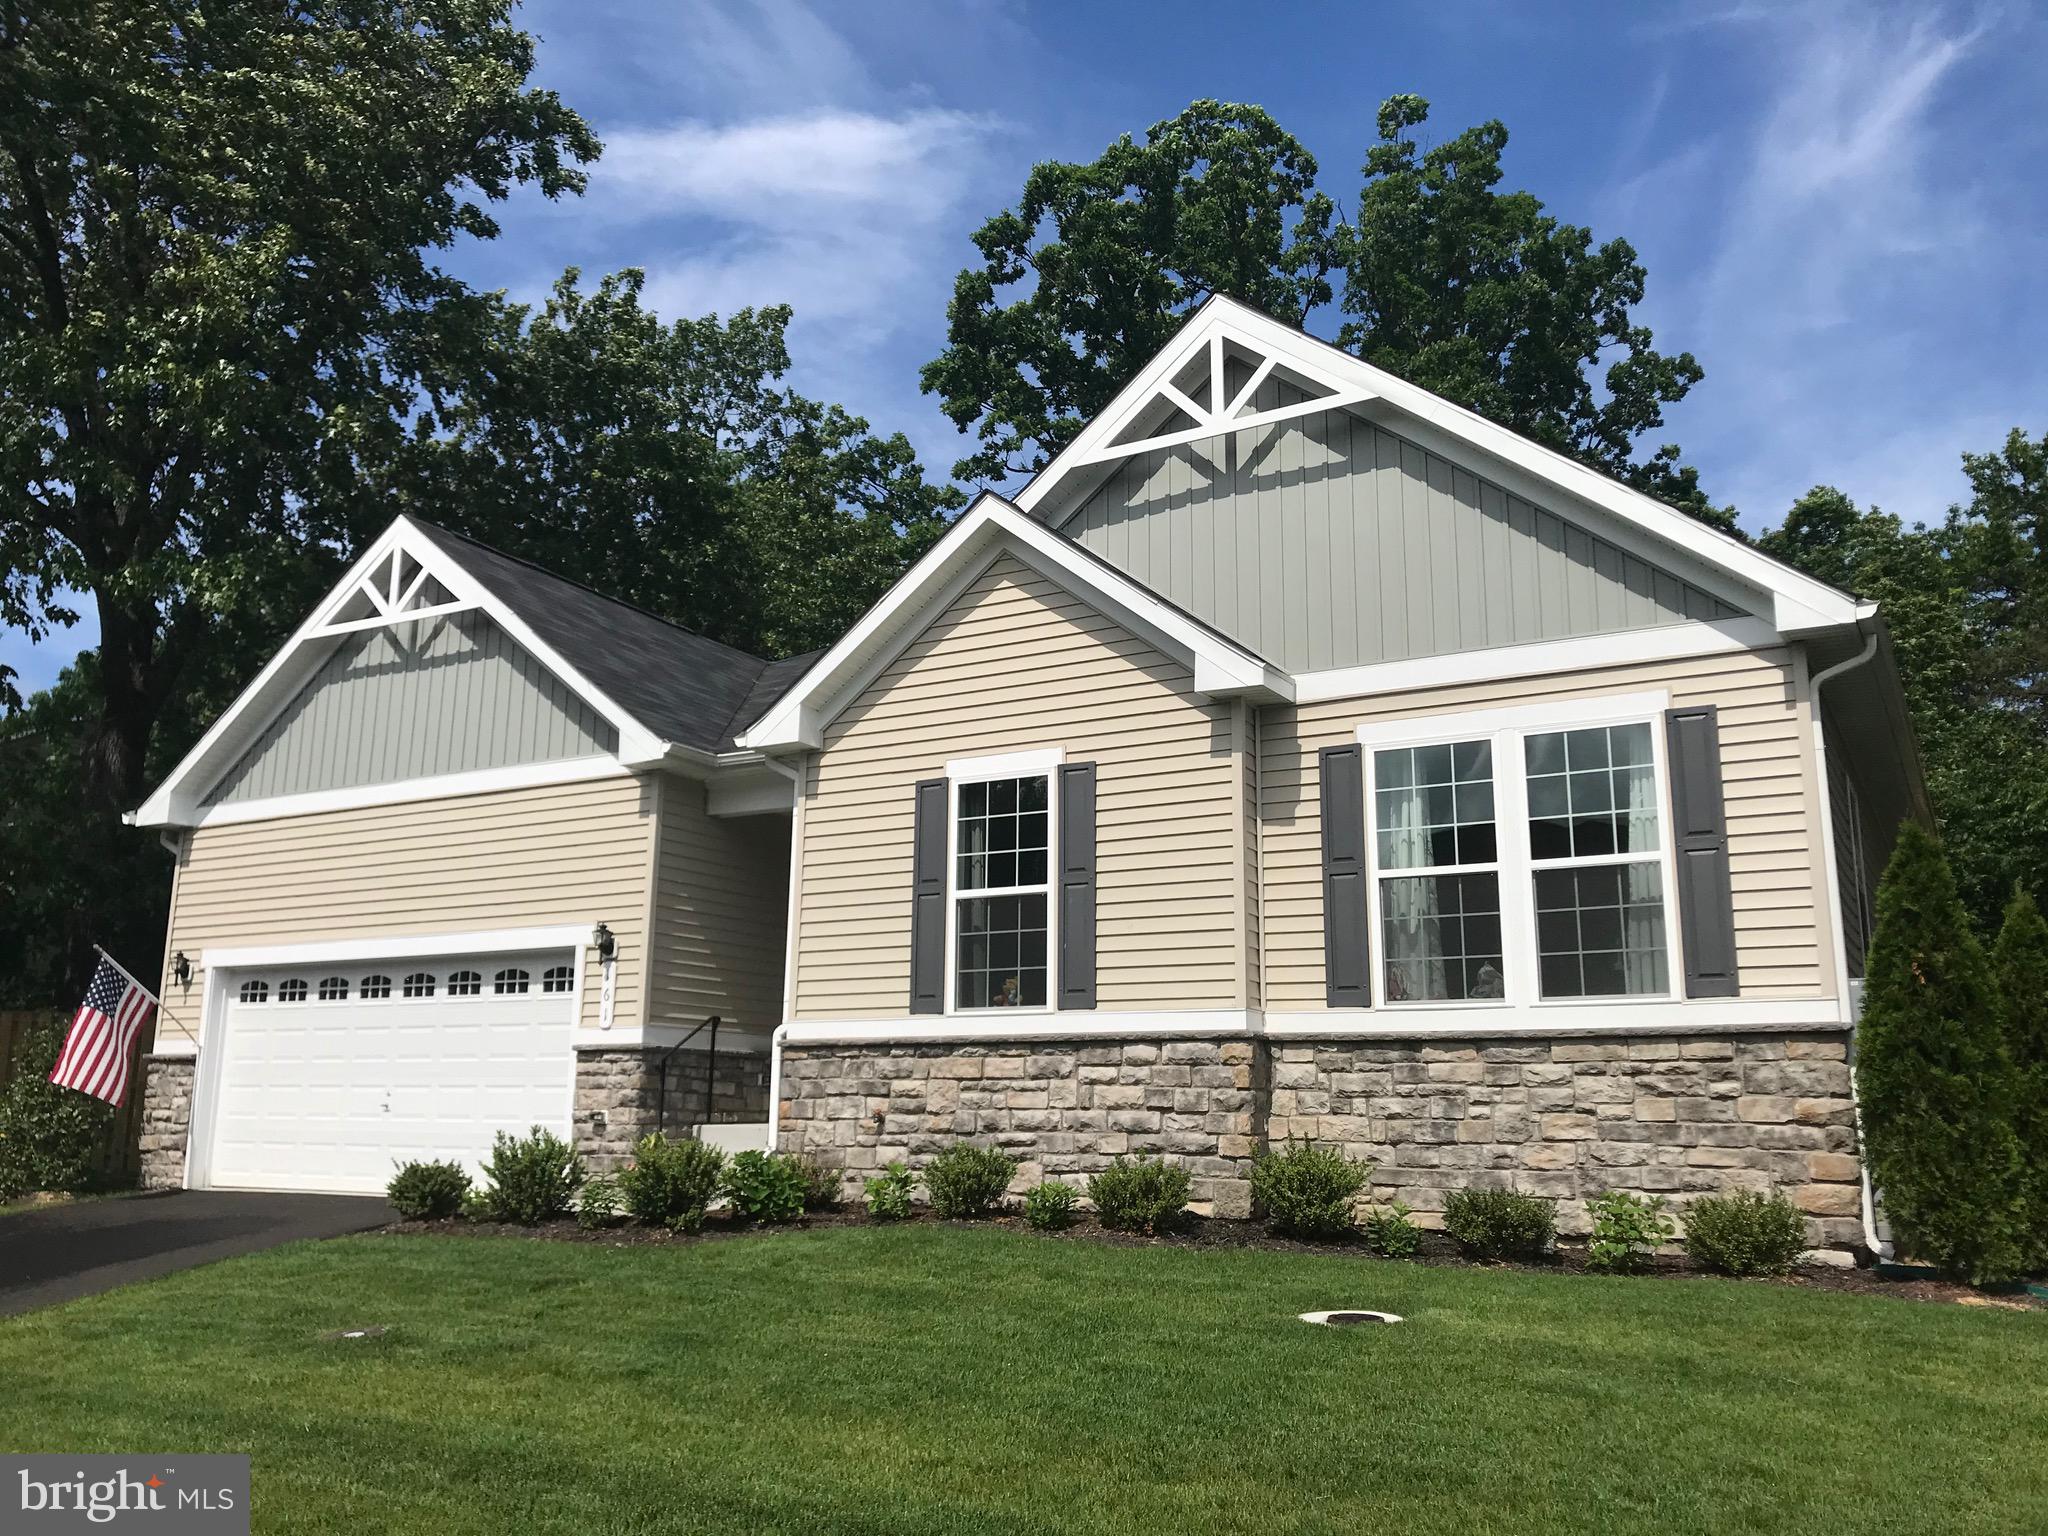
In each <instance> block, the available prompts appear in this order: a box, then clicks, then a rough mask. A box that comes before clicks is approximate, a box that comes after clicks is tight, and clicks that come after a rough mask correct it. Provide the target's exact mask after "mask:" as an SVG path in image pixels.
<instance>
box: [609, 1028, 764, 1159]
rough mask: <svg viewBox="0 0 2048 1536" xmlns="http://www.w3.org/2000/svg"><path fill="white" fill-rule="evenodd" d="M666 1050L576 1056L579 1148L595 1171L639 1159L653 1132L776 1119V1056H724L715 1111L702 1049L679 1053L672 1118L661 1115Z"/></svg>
mask: <svg viewBox="0 0 2048 1536" xmlns="http://www.w3.org/2000/svg"><path fill="white" fill-rule="evenodd" d="M667 1054H668V1053H667V1051H666V1050H659V1049H648V1050H637V1049H636V1050H617V1051H578V1052H577V1053H576V1112H575V1122H576V1134H575V1141H576V1150H577V1151H579V1152H581V1153H582V1154H583V1157H584V1160H585V1161H586V1162H587V1163H588V1164H589V1166H590V1171H591V1172H592V1173H610V1172H612V1171H614V1170H615V1169H618V1168H621V1167H624V1166H625V1165H626V1164H627V1163H629V1162H631V1161H632V1157H633V1144H634V1143H635V1142H636V1141H638V1140H639V1139H640V1138H641V1137H642V1136H645V1135H646V1134H647V1133H648V1132H649V1131H652V1130H656V1129H665V1130H666V1131H667V1133H668V1134H669V1135H670V1136H680V1135H682V1134H683V1132H684V1131H685V1130H687V1129H688V1128H689V1127H691V1126H693V1125H702V1124H707V1123H708V1124H712V1125H738V1124H744V1123H746V1122H749V1121H754V1122H763V1123H765V1122H766V1120H767V1119H768V1058H767V1057H766V1056H761V1055H754V1054H750V1053H746V1052H741V1051H721V1052H720V1053H719V1055H718V1059H717V1065H716V1069H715V1071H714V1072H713V1073H712V1076H711V1095H710V1100H709V1112H708V1113H707V1111H706V1099H705V1058H704V1052H702V1051H694V1050H692V1051H678V1052H677V1053H676V1055H675V1058H674V1059H673V1060H672V1061H671V1062H670V1064H669V1072H668V1112H667V1114H666V1115H664V1114H662V1112H661V1098H662V1093H661V1059H662V1057H663V1056H665V1055H667Z"/></svg>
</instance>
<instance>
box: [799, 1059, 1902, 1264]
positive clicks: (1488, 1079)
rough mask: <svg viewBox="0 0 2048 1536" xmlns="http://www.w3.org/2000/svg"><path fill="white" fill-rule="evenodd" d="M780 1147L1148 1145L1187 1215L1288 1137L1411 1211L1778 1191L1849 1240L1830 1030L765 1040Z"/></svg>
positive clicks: (1842, 1111) (1236, 1198)
mask: <svg viewBox="0 0 2048 1536" xmlns="http://www.w3.org/2000/svg"><path fill="white" fill-rule="evenodd" d="M782 1072H783V1100H782V1104H781V1106H780V1110H781V1126H780V1143H779V1144H780V1146H781V1148H782V1150H784V1151H793V1152H804V1153H807V1154H810V1155H812V1156H815V1157H817V1158H819V1159H820V1160H822V1161H824V1162H827V1163H830V1164H834V1165H837V1166H839V1167H841V1168H843V1169H845V1170H846V1184H847V1186H848V1188H849V1190H852V1189H854V1188H855V1187H857V1185H858V1182H859V1180H860V1179H861V1178H862V1177H864V1176H865V1175H866V1174H868V1173H869V1172H871V1171H872V1170H873V1169H875V1168H876V1167H879V1166H880V1165H881V1164H883V1163H886V1162H888V1161H890V1160H891V1159H893V1158H899V1157H900V1158H903V1159H904V1160H905V1161H907V1162H908V1163H910V1164H911V1165H912V1166H913V1167H917V1166H921V1165H922V1164H923V1163H924V1162H925V1161H927V1160H928V1159H929V1158H930V1157H931V1155H932V1154H933V1153H935V1152H937V1151H939V1150H941V1149H942V1148H944V1147H946V1146H948V1145H950V1144H951V1143H953V1142H955V1141H962V1140H971V1141H976V1142H981V1143H985V1144H992V1145H995V1146H998V1147H1001V1148H1003V1149H1004V1150H1005V1151H1007V1152H1009V1153H1010V1154H1011V1155H1012V1156H1014V1157H1017V1158H1018V1159H1020V1160H1021V1162H1022V1164H1023V1166H1022V1167H1021V1168H1020V1169H1019V1170H1018V1179H1017V1183H1016V1185H1015V1186H1014V1187H1015V1188H1016V1189H1018V1190H1022V1189H1026V1188H1029V1187H1030V1186H1031V1185H1032V1184H1035V1183H1037V1182H1038V1181H1039V1180H1040V1179H1041V1178H1064V1179H1068V1180H1070V1181H1073V1182H1079V1181H1080V1180H1081V1178H1082V1177H1084V1176H1085V1175H1087V1174H1089V1173H1092V1172H1094V1171H1096V1170H1097V1169H1100V1168H1102V1167H1104V1166H1106V1165H1107V1164H1108V1162H1109V1160H1110V1159H1111V1158H1112V1157H1114V1156H1115V1155H1116V1154H1117V1153H1119V1152H1162V1153H1166V1154H1168V1155H1170V1156H1173V1157H1176V1158H1179V1159H1180V1160H1182V1161H1183V1162H1185V1163H1186V1164H1187V1165H1188V1167H1189V1170H1190V1172H1192V1173H1193V1174H1194V1176H1195V1201H1196V1205H1197V1208H1198V1209H1201V1210H1204V1211H1207V1212H1209V1213H1212V1214H1216V1215H1224V1216H1241V1215H1244V1214H1246V1213H1247V1211H1248V1209H1249V1205H1250V1191H1249V1185H1248V1182H1247V1181H1248V1175H1249V1169H1250V1164H1251V1161H1252V1159H1253V1158H1254V1157H1255V1156H1256V1155H1257V1153H1258V1152H1259V1151H1261V1150H1263V1149H1264V1148H1266V1147H1268V1146H1275V1147H1277V1146H1279V1145H1281V1144H1282V1143H1283V1142H1285V1141H1286V1140H1288V1139H1289V1138H1306V1139H1308V1140H1312V1141H1316V1142H1320V1143H1323V1144H1326V1145H1335V1146H1341V1147H1343V1148H1344V1149H1345V1150H1346V1151H1347V1152H1348V1153H1350V1154H1351V1155H1352V1156H1354V1157H1361V1158H1365V1159H1368V1160H1370V1161H1371V1162H1372V1163H1373V1164H1374V1165H1375V1166H1374V1172H1373V1198H1375V1199H1377V1200H1392V1199H1400V1200H1405V1201H1406V1202H1407V1203H1408V1204H1409V1205H1411V1206H1413V1207H1414V1208H1415V1211H1416V1213H1417V1219H1418V1220H1419V1221H1420V1222H1422V1223H1423V1224H1424V1225H1430V1226H1434V1225H1438V1224H1439V1223H1440V1221H1441V1214H1440V1213H1441V1212H1442V1210H1443V1202H1444V1195H1445V1193H1446V1192H1447V1191H1449V1190H1452V1189H1458V1188H1512V1189H1517V1190H1521V1191H1523V1192H1525V1193H1528V1194H1535V1195H1542V1196H1544V1197H1546V1198H1549V1199H1554V1200H1556V1201H1557V1202H1558V1225H1559V1229H1560V1230H1561V1231H1563V1232H1566V1233H1568V1234H1577V1233H1583V1232H1584V1231H1585V1230H1586V1228H1587V1218H1586V1207H1585V1202H1586V1200H1587V1199H1588V1198H1589V1197H1591V1196H1594V1195H1597V1194H1599V1193H1601V1192H1602V1191H1603V1190H1608V1189H1625V1190H1633V1191H1639V1192H1643V1193H1650V1194H1662V1195H1666V1196H1668V1197H1670V1198H1671V1200H1672V1204H1673V1206H1674V1209H1675V1210H1677V1212H1678V1214H1680V1216H1681V1218H1682V1207H1683V1204H1684V1202H1685V1201H1686V1200H1687V1199H1688V1198H1690V1197H1692V1196H1695V1195H1700V1194H1723V1193H1727V1192H1730V1191H1733V1190H1737V1189H1753V1190H1759V1191H1769V1190H1772V1189H1777V1190H1782V1191H1783V1192H1784V1193H1785V1194H1786V1196H1787V1197H1788V1198H1790V1199H1791V1200H1792V1201H1793V1202H1794V1203H1795V1204H1797V1205H1798V1206H1799V1207H1800V1209H1801V1210H1803V1211H1805V1212H1806V1214H1807V1229H1808V1238H1809V1241H1810V1242H1811V1243H1812V1244H1813V1246H1815V1247H1817V1248H1822V1249H1832V1250H1838V1251H1846V1250H1848V1249H1850V1248H1853V1247H1854V1246H1855V1245H1856V1244H1857V1243H1859V1242H1860V1241H1861V1239H1862V1226H1861V1223H1860V1222H1859V1220H1858V1219H1857V1214H1858V1209H1859V1206H1858V1202H1859V1197H1860V1187H1859V1185H1858V1182H1857V1181H1858V1164H1857V1149H1856V1131H1855V1113H1854V1109H1853V1106H1852V1104H1851V1101H1850V1098H1849V1068H1848V1061H1847V1042H1846V1039H1845V1037H1844V1036H1842V1035H1840V1034H1815V1035H1787V1034H1743V1035H1718V1036H1711V1035H1701V1036H1683V1037H1680V1036H1665V1037H1654V1038H1638V1039H1622V1040H1616V1039H1601V1040H1560V1041H1552V1042H1540V1043H1522V1042H1514V1041H1498V1042H1496V1041H1443V1042H1430V1043H1424V1042H1419V1041H1405V1042H1361V1041H1357V1040H1346V1041H1341V1042H1339V1041H1312V1040H1307V1041H1280V1040H1244V1039H1240V1040H1166V1041H1124V1042H1115V1043H1101V1044H1096V1043H1089V1044H1081V1043H1078V1042H1077V1043H1071V1044H1057V1045H1029V1046H1027V1045H1021V1044H1020V1045H1008V1046H1005V1045H986V1046H984V1045H965V1044H932V1045H904V1046H853V1045H813V1046H789V1047H786V1048H785V1049H784V1051H783V1058H782Z"/></svg>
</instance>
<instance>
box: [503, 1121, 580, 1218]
mask: <svg viewBox="0 0 2048 1536" xmlns="http://www.w3.org/2000/svg"><path fill="white" fill-rule="evenodd" d="M582 1184H583V1159H582V1158H581V1157H579V1156H578V1155H577V1153H576V1149H575V1148H574V1147H572V1146H570V1145H569V1143H567V1142H566V1141H564V1140H562V1138H561V1137H559V1136H557V1135H556V1134H555V1133H554V1132H553V1131H550V1130H548V1129H546V1128H545V1127H543V1126H538V1125H536V1126H535V1127H534V1128H533V1129H532V1130H531V1131H529V1132H528V1133H527V1134H526V1135H524V1136H509V1135H507V1134H506V1133H505V1132H503V1131H500V1132H498V1139H497V1141H496V1142H495V1143H494V1144H493V1146H492V1148H491V1157H490V1161H489V1162H487V1163H485V1164H484V1199H485V1200H486V1201H487V1202H488V1203H489V1208H490V1212H491V1214H492V1215H493V1216H495V1217H496V1218H497V1219H498V1220H499V1221H510V1222H516V1223H517V1224H518V1225H520V1226H522V1227H531V1226H537V1225H538V1224H539V1223H541V1222H543V1221H546V1220H547V1219H548V1218H549V1217H551V1216H560V1215H562V1214H563V1213H564V1212H566V1211H567V1210H568V1209H569V1205H570V1202H571V1201H573V1200H574V1199H575V1198H576V1191H577V1190H578V1189H579V1188H580V1187H581V1186H582Z"/></svg>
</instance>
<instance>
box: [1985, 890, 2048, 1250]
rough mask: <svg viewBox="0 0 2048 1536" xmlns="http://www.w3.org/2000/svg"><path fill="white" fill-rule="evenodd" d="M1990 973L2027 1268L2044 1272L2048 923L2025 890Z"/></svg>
mask: <svg viewBox="0 0 2048 1536" xmlns="http://www.w3.org/2000/svg"><path fill="white" fill-rule="evenodd" d="M1991 968H1992V971H1993V974H1994V975H1995V976H1996V978H1997V982H1998V997H1999V1006H2000V1009H2001V1012H2000V1014H1999V1019H2000V1022H2001V1023H2002V1025H2003V1026H2004V1033H2005V1053H2006V1056H2007V1057H2008V1058H2009V1059H2010V1060H2011V1062H2012V1070H2013V1081H2014V1085H2015V1090H2016V1091H2015V1094H2014V1109H2013V1133H2014V1135H2016V1136H2017V1137H2018V1138H2019V1150H2020V1164H2021V1167H2022V1168H2023V1169H2024V1170H2025V1173H2024V1184H2025V1195H2026V1216H2027V1236H2028V1246H2029V1267H2030V1268H2031V1269H2033V1270H2035V1271H2040V1270H2042V1269H2048V921H2043V919H2042V917H2041V908H2040V907H2039V906H2038V905H2037V904H2036V903H2035V901H2034V898H2033V897H2032V896H2031V895H2030V894H2029V893H2028V892H2027V891H2026V890H2025V889H2024V888H2023V889H2020V890H2017V891H2014V892H2013V897H2012V901H2011V902H2010V903H2009V904H2008V905H2007V907H2006V909H2005V921H2004V922H2003V923H2002V924H2000V926H1999V930H1998V941H1997V942H1996V943H1995V944H1993V945H1992V947H1991Z"/></svg>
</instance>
